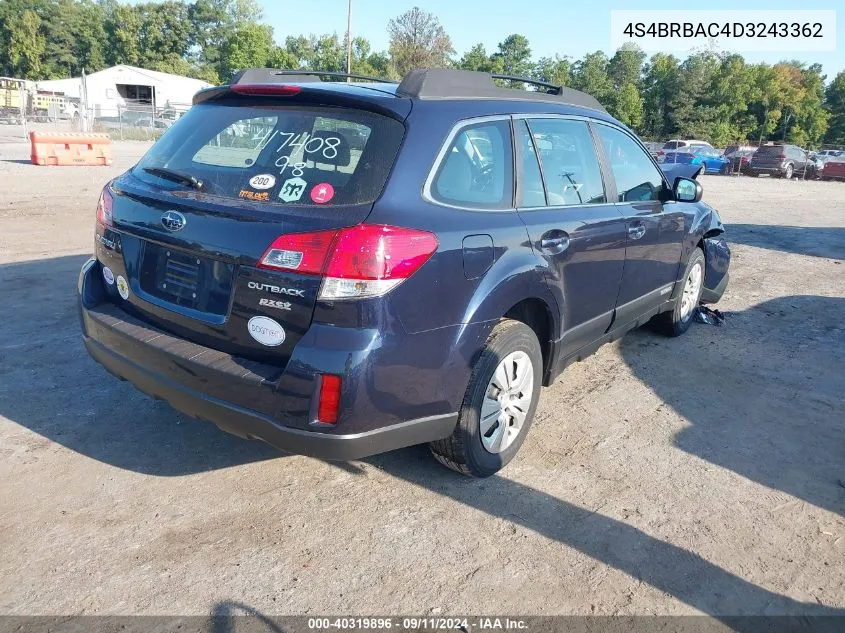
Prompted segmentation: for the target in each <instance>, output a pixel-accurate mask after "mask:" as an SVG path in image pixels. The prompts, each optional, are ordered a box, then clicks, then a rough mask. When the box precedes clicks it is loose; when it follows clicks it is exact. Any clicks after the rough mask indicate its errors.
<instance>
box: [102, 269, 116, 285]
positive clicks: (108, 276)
mask: <svg viewBox="0 0 845 633" xmlns="http://www.w3.org/2000/svg"><path fill="white" fill-rule="evenodd" d="M103 279H105V280H106V283H107V284H108V285H110V286H113V285H114V273H113V272H112V271H111V268H109V267H108V266H103Z"/></svg>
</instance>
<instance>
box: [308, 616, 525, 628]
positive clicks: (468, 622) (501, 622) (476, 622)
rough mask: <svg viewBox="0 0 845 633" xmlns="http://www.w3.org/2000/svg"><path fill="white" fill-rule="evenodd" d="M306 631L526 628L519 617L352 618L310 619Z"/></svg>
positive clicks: (523, 621)
mask: <svg viewBox="0 0 845 633" xmlns="http://www.w3.org/2000/svg"><path fill="white" fill-rule="evenodd" d="M308 629H309V630H330V629H341V630H357V629H363V630H390V629H399V630H413V631H418V630H437V631H470V630H473V629H476V630H481V631H487V630H512V631H518V630H527V629H528V623H527V622H526V621H525V620H522V619H518V618H500V617H490V618H461V617H431V616H427V617H402V618H390V617H385V618H378V617H371V618H365V617H353V618H309V619H308Z"/></svg>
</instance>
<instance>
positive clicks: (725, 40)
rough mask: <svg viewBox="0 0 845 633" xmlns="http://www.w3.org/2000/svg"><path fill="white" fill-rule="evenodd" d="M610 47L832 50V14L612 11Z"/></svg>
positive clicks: (802, 12) (776, 50)
mask: <svg viewBox="0 0 845 633" xmlns="http://www.w3.org/2000/svg"><path fill="white" fill-rule="evenodd" d="M610 29H611V46H612V47H613V49H617V48H619V47H620V46H622V45H623V44H625V43H626V42H634V43H635V44H637V45H638V46H639V47H640V48H642V49H643V50H646V51H653V52H663V53H674V52H690V51H692V50H693V49H713V50H715V51H727V52H737V53H740V52H742V53H744V52H771V53H792V52H810V51H835V50H836V11H833V10H826V11H822V10H806V11H804V10H801V11H774V10H773V11H765V10H743V11H708V10H706V9H702V10H699V9H694V10H689V11H677V10H665V11H664V10H648V11H645V10H644V11H629V10H623V11H611V12H610Z"/></svg>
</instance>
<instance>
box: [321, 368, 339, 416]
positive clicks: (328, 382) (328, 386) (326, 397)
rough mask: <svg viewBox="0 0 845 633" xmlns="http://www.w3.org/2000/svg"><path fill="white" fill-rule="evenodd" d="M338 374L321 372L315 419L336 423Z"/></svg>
mask: <svg viewBox="0 0 845 633" xmlns="http://www.w3.org/2000/svg"><path fill="white" fill-rule="evenodd" d="M340 385H341V381H340V376H335V375H333V374H323V375H322V376H321V379H320V399H319V402H318V404H317V421H318V422H322V423H324V424H336V423H337V413H338V411H339V410H340Z"/></svg>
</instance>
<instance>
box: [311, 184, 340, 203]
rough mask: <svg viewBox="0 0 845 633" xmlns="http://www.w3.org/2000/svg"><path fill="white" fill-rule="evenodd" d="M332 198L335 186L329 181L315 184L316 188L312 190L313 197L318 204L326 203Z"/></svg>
mask: <svg viewBox="0 0 845 633" xmlns="http://www.w3.org/2000/svg"><path fill="white" fill-rule="evenodd" d="M332 198H334V187H332V186H331V185H330V184H329V183H327V182H321V183H320V184H319V185H314V188H313V189H312V190H311V199H312V200H313V201H314V202H316V203H317V204H325V203H326V202H328V201H329V200H331V199H332Z"/></svg>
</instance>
